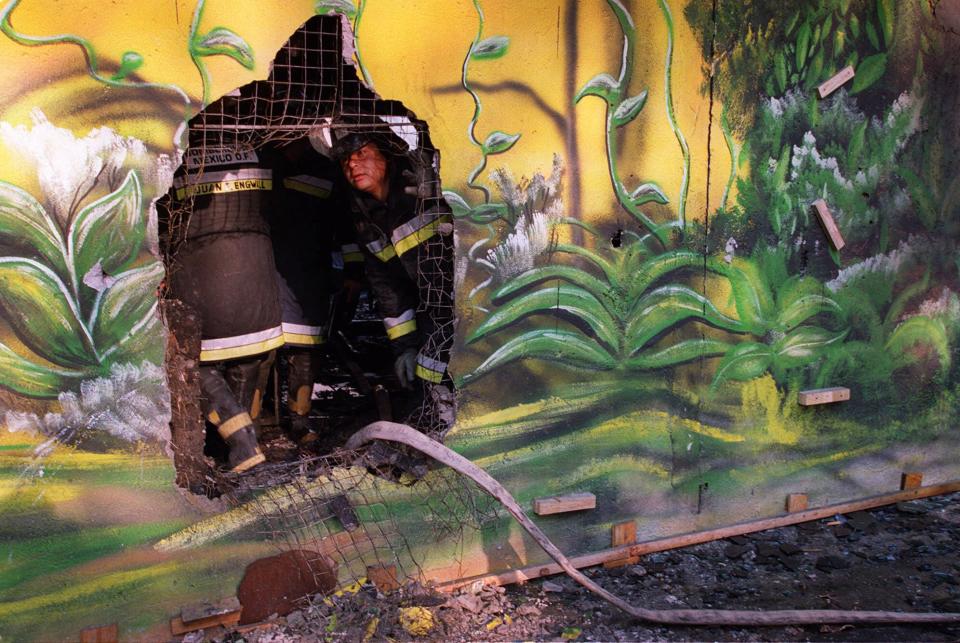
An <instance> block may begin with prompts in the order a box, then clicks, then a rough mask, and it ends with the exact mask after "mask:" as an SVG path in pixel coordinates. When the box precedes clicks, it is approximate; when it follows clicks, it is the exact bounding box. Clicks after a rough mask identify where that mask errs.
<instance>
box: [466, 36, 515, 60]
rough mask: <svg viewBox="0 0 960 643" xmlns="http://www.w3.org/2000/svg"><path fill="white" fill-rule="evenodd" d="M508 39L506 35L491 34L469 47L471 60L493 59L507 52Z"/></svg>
mask: <svg viewBox="0 0 960 643" xmlns="http://www.w3.org/2000/svg"><path fill="white" fill-rule="evenodd" d="M509 45H510V39H509V38H507V37H506V36H491V37H489V38H484V39H483V40H481V41H480V42H478V43H477V44H475V45H474V46H473V48H471V49H470V58H471V59H472V60H493V59H494V58H500V57H502V56H503V55H504V54H506V53H507V47H508V46H509Z"/></svg>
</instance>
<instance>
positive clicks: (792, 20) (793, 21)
mask: <svg viewBox="0 0 960 643" xmlns="http://www.w3.org/2000/svg"><path fill="white" fill-rule="evenodd" d="M799 19H800V12H799V11H794V12H793V15H792V16H790V17H789V18H787V23H786V28H785V29H784V31H783V35H785V36H789V35H790V34H791V33H792V32H793V28H794V27H796V26H797V21H798V20H799Z"/></svg>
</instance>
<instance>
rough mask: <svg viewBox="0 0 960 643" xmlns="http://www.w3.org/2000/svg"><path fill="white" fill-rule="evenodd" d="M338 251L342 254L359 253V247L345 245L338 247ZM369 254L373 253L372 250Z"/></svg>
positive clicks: (352, 244)
mask: <svg viewBox="0 0 960 643" xmlns="http://www.w3.org/2000/svg"><path fill="white" fill-rule="evenodd" d="M368 245H369V244H368ZM340 251H341V252H343V254H347V253H349V252H360V246H358V245H357V244H355V243H345V244H343V245H342V246H341V247H340ZM371 252H373V250H372V249H371Z"/></svg>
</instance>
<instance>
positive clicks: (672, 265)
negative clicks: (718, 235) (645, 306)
mask: <svg viewBox="0 0 960 643" xmlns="http://www.w3.org/2000/svg"><path fill="white" fill-rule="evenodd" d="M696 267H701V268H702V267H703V255H701V254H698V253H696V252H690V251H689V250H670V251H667V252H664V253H662V254H659V255H656V256H654V257H651V258H649V259H646V260H645V261H644V262H643V263H641V264H640V266H639V267H638V268H637V269H636V270H635V271H634V272H633V273H632V274H630V275H628V276H627V278H628V282H627V283H628V284H629V288H628V290H627V298H628V299H629V300H631V301H632V300H635V299H637V298H639V297H640V296H642V295H643V293H644V292H646V290H647V288H649V287H650V286H651V285H652V284H653V283H654V282H655V281H657V280H658V279H660V278H661V277H663V276H664V275H666V274H669V273H671V272H673V271H674V270H682V269H685V268H696Z"/></svg>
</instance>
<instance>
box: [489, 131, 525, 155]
mask: <svg viewBox="0 0 960 643" xmlns="http://www.w3.org/2000/svg"><path fill="white" fill-rule="evenodd" d="M519 139H520V135H519V134H507V133H505V132H501V131H499V130H497V131H495V132H491V133H490V135H489V136H487V140H485V141H484V142H483V153H484V154H502V153H504V152H506V151H507V150H509V149H510V148H511V147H513V146H514V144H515V143H516V142H517V141H518V140H519Z"/></svg>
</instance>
